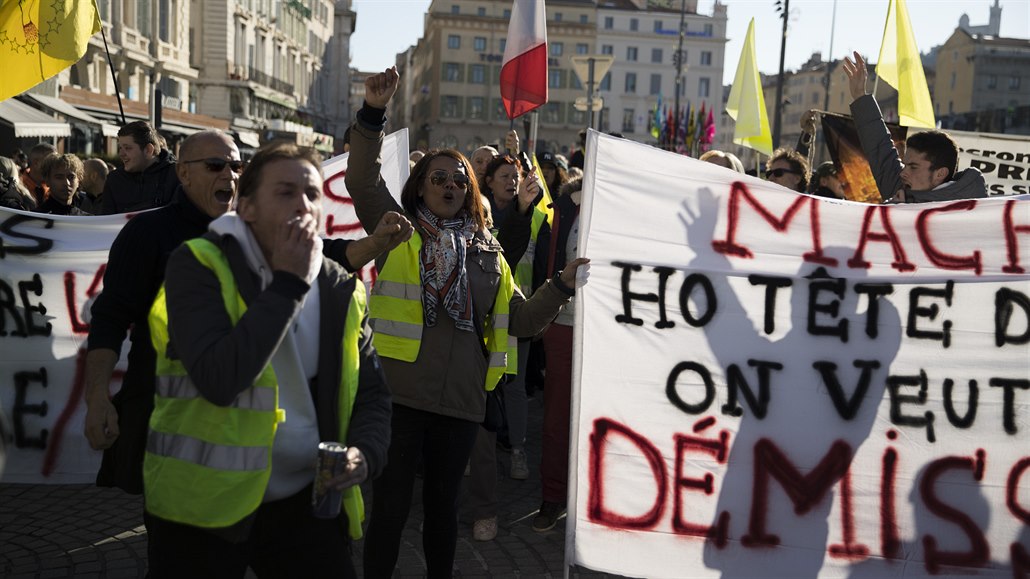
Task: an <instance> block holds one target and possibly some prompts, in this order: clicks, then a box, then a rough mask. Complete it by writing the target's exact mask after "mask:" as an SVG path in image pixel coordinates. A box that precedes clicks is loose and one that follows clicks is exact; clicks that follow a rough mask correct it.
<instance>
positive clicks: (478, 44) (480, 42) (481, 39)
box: [472, 36, 486, 52]
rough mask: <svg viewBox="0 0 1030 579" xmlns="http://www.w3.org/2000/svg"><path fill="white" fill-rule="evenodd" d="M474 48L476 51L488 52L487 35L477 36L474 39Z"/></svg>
mask: <svg viewBox="0 0 1030 579" xmlns="http://www.w3.org/2000/svg"><path fill="white" fill-rule="evenodd" d="M472 48H473V49H474V50H475V51H476V52H486V37H485V36H477V37H476V38H475V40H473V41H472Z"/></svg>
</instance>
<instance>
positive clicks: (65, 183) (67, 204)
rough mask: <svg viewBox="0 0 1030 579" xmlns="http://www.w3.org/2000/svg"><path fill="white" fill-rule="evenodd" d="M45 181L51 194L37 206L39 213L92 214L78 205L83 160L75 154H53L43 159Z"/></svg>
mask: <svg viewBox="0 0 1030 579" xmlns="http://www.w3.org/2000/svg"><path fill="white" fill-rule="evenodd" d="M42 169H43V172H42V177H43V182H44V183H46V186H47V188H49V190H50V196H49V197H47V200H46V201H44V202H43V204H42V205H40V206H39V207H37V208H36V210H35V211H36V212H37V213H46V214H49V215H91V213H87V212H85V211H83V210H81V209H79V208H78V207H77V206H76V202H77V201H78V200H79V198H78V196H77V195H76V193H77V192H78V190H79V182H80V181H82V175H83V171H84V169H83V166H82V161H81V160H80V159H79V158H78V157H76V156H75V155H72V154H69V153H65V154H64V155H58V154H53V155H50V156H49V157H47V158H46V159H43V166H42Z"/></svg>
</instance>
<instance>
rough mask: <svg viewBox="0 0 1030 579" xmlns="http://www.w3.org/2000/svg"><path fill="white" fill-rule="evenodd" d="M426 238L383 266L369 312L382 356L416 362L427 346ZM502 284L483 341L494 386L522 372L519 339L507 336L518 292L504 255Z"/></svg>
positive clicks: (489, 383)
mask: <svg viewBox="0 0 1030 579" xmlns="http://www.w3.org/2000/svg"><path fill="white" fill-rule="evenodd" d="M421 249H422V237H421V235H420V234H419V233H418V232H417V231H416V232H415V233H414V234H413V235H412V236H411V239H410V240H408V241H407V242H406V243H403V244H401V245H399V246H397V248H396V249H394V250H393V251H391V252H390V254H389V255H388V256H387V258H386V263H384V264H383V268H382V270H381V271H380V272H379V276H378V277H377V278H376V282H375V285H374V286H372V297H371V298H370V299H369V310H370V311H369V315H370V316H371V318H372V327H373V329H375V334H374V335H373V341H374V343H375V347H376V350H377V351H378V352H379V355H380V356H384V357H387V358H394V359H397V360H401V361H404V362H414V361H415V359H417V358H418V352H419V348H421V345H422V330H423V324H424V317H423V316H424V314H423V311H422V283H421V280H420V279H419V265H418V260H419V252H420V251H421ZM498 262H499V263H500V267H501V276H500V284H499V285H498V288H497V294H496V295H495V297H494V305H493V308H492V315H490V316H488V317H487V319H486V320H485V326H484V329H483V339H484V341H485V343H486V348H487V351H488V352H489V353H490V356H489V359H488V360H487V374H486V384H485V385H484V388H486V389H487V390H493V389H494V388H495V387H496V386H497V383H498V382H499V381H500V379H501V376H502V375H503V374H505V373H507V374H516V373H518V350H517V347H518V340H516V339H514V338H511V339H509V336H508V322H509V318H508V308H509V307H510V305H511V298H512V296H513V295H514V294H515V282H514V280H513V279H512V275H511V270H510V269H509V268H508V264H507V263H506V262H505V261H504V257H503V256H502V255H498Z"/></svg>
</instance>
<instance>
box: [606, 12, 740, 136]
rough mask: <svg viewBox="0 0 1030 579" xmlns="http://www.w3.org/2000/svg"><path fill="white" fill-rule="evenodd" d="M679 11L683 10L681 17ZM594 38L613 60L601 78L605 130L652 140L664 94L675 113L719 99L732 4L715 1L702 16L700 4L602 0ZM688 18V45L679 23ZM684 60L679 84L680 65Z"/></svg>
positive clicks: (685, 29) (685, 27)
mask: <svg viewBox="0 0 1030 579" xmlns="http://www.w3.org/2000/svg"><path fill="white" fill-rule="evenodd" d="M681 9H682V14H681ZM597 18H598V26H597V43H598V46H599V50H600V52H601V54H606V55H611V56H613V57H614V58H615V61H614V62H613V64H612V67H611V70H610V71H609V73H608V75H607V76H606V77H605V78H604V79H603V80H602V81H601V87H600V88H601V91H600V96H601V98H602V99H604V109H605V110H604V113H603V114H602V116H601V123H600V128H601V130H604V131H616V132H619V133H622V134H623V135H624V136H625V137H626V138H628V139H632V140H635V141H640V142H650V143H655V139H654V138H653V137H652V136H651V132H650V126H651V124H650V123H651V119H652V117H653V116H654V112H653V111H654V110H655V107H656V106H657V105H658V102H659V99H660V100H661V103H662V104H663V105H664V107H667V108H668V109H669V110H672V109H673V108H674V106H675V103H676V93H677V90H678V91H679V103H680V107H681V109H684V110H685V109H686V107H687V106H688V105H690V106H691V107H692V108H693V110H697V109H698V108H699V107H700V106H701V105H702V104H703V105H705V107H706V108H711V107H713V106H719V105H720V104H721V103H722V74H723V67H724V64H725V59H724V57H725V46H726V21H727V9H726V6H725V5H724V4H721V3H719V2H716V3H715V5H714V8H713V11H712V14H711V15H702V14H698V13H697V1H696V0H691V1H689V2H683V3H681V2H676V1H672V0H665V1H659V0H600V1H599V2H598V5H597ZM681 20H682V23H683V44H682V47H683V50H682V53H679V54H677V52H678V51H679V47H680V22H681ZM678 59H682V68H681V76H680V78H679V82H677V69H676V62H677V60H678Z"/></svg>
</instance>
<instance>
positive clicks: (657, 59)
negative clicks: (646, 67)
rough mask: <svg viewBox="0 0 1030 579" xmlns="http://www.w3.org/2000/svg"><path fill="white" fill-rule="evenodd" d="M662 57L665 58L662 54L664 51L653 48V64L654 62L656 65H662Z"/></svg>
mask: <svg viewBox="0 0 1030 579" xmlns="http://www.w3.org/2000/svg"><path fill="white" fill-rule="evenodd" d="M662 56H663V54H662V49H661V48H652V49H651V62H653V63H655V64H661V63H662Z"/></svg>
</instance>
